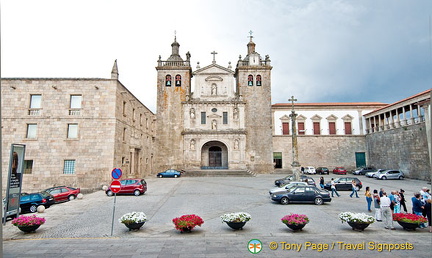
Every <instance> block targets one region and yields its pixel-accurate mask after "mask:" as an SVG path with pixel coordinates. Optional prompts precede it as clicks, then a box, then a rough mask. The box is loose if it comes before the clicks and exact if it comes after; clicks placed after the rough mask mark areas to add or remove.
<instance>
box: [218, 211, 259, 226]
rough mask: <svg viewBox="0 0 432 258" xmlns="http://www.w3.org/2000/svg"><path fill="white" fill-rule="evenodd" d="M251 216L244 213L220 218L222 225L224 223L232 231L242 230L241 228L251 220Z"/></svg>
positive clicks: (227, 214) (225, 215)
mask: <svg viewBox="0 0 432 258" xmlns="http://www.w3.org/2000/svg"><path fill="white" fill-rule="evenodd" d="M251 218H252V217H251V215H250V214H249V213H246V212H233V213H226V214H224V215H222V216H221V220H222V223H223V222H225V223H226V224H227V225H228V226H229V227H230V228H232V229H234V230H238V229H243V226H244V225H245V224H246V222H248V221H249V220H250V219H251Z"/></svg>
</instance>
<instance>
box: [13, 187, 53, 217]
mask: <svg viewBox="0 0 432 258" xmlns="http://www.w3.org/2000/svg"><path fill="white" fill-rule="evenodd" d="M53 204H54V196H52V195H51V194H49V193H47V192H40V193H30V194H24V195H21V198H20V208H21V212H22V213H26V212H36V211H37V207H38V206H39V205H43V206H45V208H49V207H50V206H51V205H53Z"/></svg>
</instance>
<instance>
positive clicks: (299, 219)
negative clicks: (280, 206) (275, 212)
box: [281, 213, 309, 231]
mask: <svg viewBox="0 0 432 258" xmlns="http://www.w3.org/2000/svg"><path fill="white" fill-rule="evenodd" d="M281 221H282V223H284V224H285V225H287V227H289V228H290V229H292V230H294V231H296V230H302V228H304V226H306V224H308V223H309V218H308V216H306V215H304V214H293V213H291V214H289V215H285V216H284V217H283V218H282V219H281Z"/></svg>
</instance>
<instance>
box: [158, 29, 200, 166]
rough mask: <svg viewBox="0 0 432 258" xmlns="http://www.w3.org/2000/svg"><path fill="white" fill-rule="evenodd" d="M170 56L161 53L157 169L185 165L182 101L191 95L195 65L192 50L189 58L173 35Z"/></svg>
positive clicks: (159, 64) (159, 62) (159, 61)
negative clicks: (184, 56)
mask: <svg viewBox="0 0 432 258" xmlns="http://www.w3.org/2000/svg"><path fill="white" fill-rule="evenodd" d="M171 48H172V53H171V56H170V57H169V58H168V59H167V60H165V61H163V60H162V59H161V56H159V60H158V65H157V66H156V71H157V112H156V115H157V119H156V130H157V138H156V149H157V151H156V153H157V156H156V158H155V163H156V169H157V171H159V172H160V171H163V170H165V169H168V168H173V169H183V144H182V143H183V135H182V132H183V131H184V117H183V111H182V108H183V107H182V102H184V101H186V100H187V99H188V98H189V94H190V90H191V78H192V68H191V66H190V54H189V52H187V53H186V60H183V58H182V57H181V56H180V54H179V49H180V44H179V43H178V42H177V39H176V37H174V42H173V43H172V44H171Z"/></svg>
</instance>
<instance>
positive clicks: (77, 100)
mask: <svg viewBox="0 0 432 258" xmlns="http://www.w3.org/2000/svg"><path fill="white" fill-rule="evenodd" d="M81 102H82V96H81V95H71V96H70V107H69V115H72V116H76V115H79V114H81Z"/></svg>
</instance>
